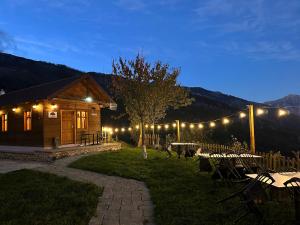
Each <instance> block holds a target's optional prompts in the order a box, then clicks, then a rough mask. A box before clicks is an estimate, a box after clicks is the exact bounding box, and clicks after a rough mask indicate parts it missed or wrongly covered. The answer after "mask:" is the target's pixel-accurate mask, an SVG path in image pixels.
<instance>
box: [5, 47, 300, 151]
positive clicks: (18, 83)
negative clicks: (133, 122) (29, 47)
mask: <svg viewBox="0 0 300 225" xmlns="http://www.w3.org/2000/svg"><path fill="white" fill-rule="evenodd" d="M82 74H84V72H82V71H79V70H75V69H72V68H69V67H67V66H65V65H57V64H52V63H47V62H41V61H34V60H30V59H25V58H22V57H18V56H14V55H10V54H5V53H0V89H4V90H5V91H6V92H10V91H13V90H16V89H21V88H26V87H29V86H32V85H37V84H40V83H44V82H49V81H54V80H58V79H62V78H66V77H70V76H79V75H82ZM88 74H90V75H91V76H93V77H94V78H95V80H96V81H97V82H98V83H99V84H100V85H101V86H102V87H103V88H104V89H105V90H106V91H108V92H109V93H110V94H111V95H112V96H113V95H114V94H113V91H112V88H111V83H112V76H111V75H108V74H103V73H94V72H89V73H88ZM185 88H186V89H187V90H188V91H189V92H190V96H191V97H192V98H193V99H194V102H193V104H192V105H190V106H188V107H185V108H180V109H177V110H169V111H168V113H167V116H166V118H165V119H164V120H162V121H161V122H173V121H174V120H175V119H179V120H180V121H186V122H203V121H208V120H213V119H215V118H220V117H223V116H227V115H230V114H233V113H236V112H239V111H241V110H247V105H249V104H255V105H261V104H259V103H255V102H250V101H247V100H245V99H241V98H238V97H235V96H231V95H226V94H223V93H220V92H214V91H209V90H206V89H203V88H200V87H185ZM117 101H118V110H117V111H110V110H107V109H105V110H103V113H102V115H103V121H102V122H103V124H105V125H113V126H119V127H120V126H128V125H129V122H128V118H127V116H126V115H125V116H124V114H125V113H124V112H125V109H124V106H123V104H122V102H120V101H119V100H117ZM268 104H270V103H268ZM245 112H246V111H245ZM221 126H222V125H221V124H218V126H217V128H216V129H214V130H212V129H208V128H207V127H206V129H204V131H202V132H200V133H196V134H192V133H190V131H189V129H186V131H185V132H184V134H185V135H190V136H192V135H197V138H200V137H201V138H202V139H201V140H202V141H206V142H212V143H220V144H228V143H229V142H230V141H231V135H232V134H233V135H234V136H236V137H237V138H238V139H239V140H242V141H248V140H249V128H248V122H247V119H245V120H240V119H238V118H236V119H235V122H234V123H232V124H231V125H230V126H227V127H224V126H222V128H220V129H219V128H218V127H221ZM255 132H256V143H257V149H258V150H262V151H269V150H281V151H282V152H286V153H288V152H290V151H292V150H299V149H300V117H299V116H297V115H294V114H291V115H290V116H289V117H286V118H282V119H279V118H278V117H277V116H276V113H275V111H274V112H273V111H271V110H270V112H269V115H268V116H265V117H261V118H256V121H255Z"/></svg>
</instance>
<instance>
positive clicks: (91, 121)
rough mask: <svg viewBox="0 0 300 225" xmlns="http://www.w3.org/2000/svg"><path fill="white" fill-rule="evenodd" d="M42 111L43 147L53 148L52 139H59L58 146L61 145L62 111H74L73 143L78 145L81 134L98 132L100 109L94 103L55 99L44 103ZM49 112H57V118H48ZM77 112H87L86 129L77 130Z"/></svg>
mask: <svg viewBox="0 0 300 225" xmlns="http://www.w3.org/2000/svg"><path fill="white" fill-rule="evenodd" d="M44 105H45V110H44V145H45V147H53V139H54V138H58V139H59V145H60V144H61V138H62V137H61V115H62V111H64V110H67V111H74V114H75V115H74V119H75V142H76V143H77V144H80V137H81V134H82V133H96V132H97V131H100V128H101V124H100V121H101V120H100V114H101V113H100V107H99V105H98V104H95V103H86V102H82V101H76V100H63V99H56V100H53V101H45V102H44ZM51 105H57V109H51ZM50 111H53V112H57V118H49V117H48V113H49V112H50ZM77 111H86V112H88V128H87V129H77V124H76V121H77V120H76V116H77V113H76V112H77Z"/></svg>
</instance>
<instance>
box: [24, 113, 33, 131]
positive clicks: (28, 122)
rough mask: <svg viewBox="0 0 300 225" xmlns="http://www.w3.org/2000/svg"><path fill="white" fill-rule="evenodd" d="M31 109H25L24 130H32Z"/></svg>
mask: <svg viewBox="0 0 300 225" xmlns="http://www.w3.org/2000/svg"><path fill="white" fill-rule="evenodd" d="M31 119H32V117H31V111H25V112H24V130H25V131H28V130H31V128H32V126H31V125H32V124H31Z"/></svg>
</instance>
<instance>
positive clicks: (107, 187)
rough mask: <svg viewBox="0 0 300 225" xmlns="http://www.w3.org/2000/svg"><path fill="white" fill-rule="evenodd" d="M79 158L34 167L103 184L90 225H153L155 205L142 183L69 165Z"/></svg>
mask: <svg viewBox="0 0 300 225" xmlns="http://www.w3.org/2000/svg"><path fill="white" fill-rule="evenodd" d="M80 157H82V156H74V157H68V158H64V159H60V160H57V161H55V162H54V163H52V164H48V165H43V166H41V167H38V168H35V170H38V171H42V172H49V173H54V174H56V175H59V176H66V177H68V178H70V179H72V180H77V181H83V182H90V183H94V184H96V185H97V186H100V187H104V191H103V195H102V196H101V197H100V198H99V202H98V206H97V210H96V214H95V216H94V217H93V218H92V219H91V220H90V223H89V225H154V221H153V204H152V202H151V199H150V194H149V190H148V188H147V187H146V185H145V184H144V183H143V182H140V181H136V180H132V179H125V178H121V177H115V176H107V175H104V174H99V173H94V172H89V171H84V170H79V169H73V168H68V167H67V165H68V164H70V163H71V162H73V161H75V160H77V159H79V158H80Z"/></svg>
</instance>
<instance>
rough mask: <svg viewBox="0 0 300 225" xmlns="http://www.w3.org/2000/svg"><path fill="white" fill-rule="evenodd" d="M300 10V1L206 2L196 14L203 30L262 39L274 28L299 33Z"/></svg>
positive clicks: (226, 0)
mask: <svg viewBox="0 0 300 225" xmlns="http://www.w3.org/2000/svg"><path fill="white" fill-rule="evenodd" d="M299 10H300V1H298V0H289V1H285V0H251V1H247V0H205V1H201V3H200V4H199V5H198V7H197V8H196V9H195V10H194V13H195V14H196V21H198V26H199V27H200V28H201V27H202V26H203V27H204V29H214V30H215V31H217V32H220V33H223V34H227V33H231V32H247V33H249V32H256V33H257V34H258V35H259V34H261V32H265V31H268V30H269V29H271V28H278V27H280V28H287V27H289V28H291V27H295V28H296V27H297V28H298V29H299V25H300V19H299ZM207 24H210V25H209V26H207Z"/></svg>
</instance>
